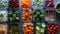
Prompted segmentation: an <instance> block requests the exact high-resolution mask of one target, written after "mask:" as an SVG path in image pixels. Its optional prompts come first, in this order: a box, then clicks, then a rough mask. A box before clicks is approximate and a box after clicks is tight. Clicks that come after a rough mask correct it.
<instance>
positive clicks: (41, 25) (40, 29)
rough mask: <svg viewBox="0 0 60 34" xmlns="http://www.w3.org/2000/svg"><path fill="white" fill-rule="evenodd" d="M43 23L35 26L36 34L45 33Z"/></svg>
mask: <svg viewBox="0 0 60 34" xmlns="http://www.w3.org/2000/svg"><path fill="white" fill-rule="evenodd" d="M45 27H46V25H45V23H41V24H40V23H37V24H36V34H44V33H45Z"/></svg>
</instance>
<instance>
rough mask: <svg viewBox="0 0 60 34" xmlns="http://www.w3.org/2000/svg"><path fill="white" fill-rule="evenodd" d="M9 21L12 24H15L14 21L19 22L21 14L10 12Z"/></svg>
mask: <svg viewBox="0 0 60 34" xmlns="http://www.w3.org/2000/svg"><path fill="white" fill-rule="evenodd" d="M9 20H10V22H14V21H16V22H19V12H18V11H12V10H9Z"/></svg>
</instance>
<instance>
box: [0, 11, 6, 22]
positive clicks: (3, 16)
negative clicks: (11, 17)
mask: <svg viewBox="0 0 60 34" xmlns="http://www.w3.org/2000/svg"><path fill="white" fill-rule="evenodd" d="M6 21H7V11H4V10H3V11H0V22H6Z"/></svg>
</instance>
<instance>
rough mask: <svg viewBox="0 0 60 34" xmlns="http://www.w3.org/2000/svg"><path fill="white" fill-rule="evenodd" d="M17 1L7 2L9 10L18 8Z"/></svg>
mask: <svg viewBox="0 0 60 34" xmlns="http://www.w3.org/2000/svg"><path fill="white" fill-rule="evenodd" d="M18 3H19V2H18V0H9V8H10V9H11V8H18V7H19V4H18Z"/></svg>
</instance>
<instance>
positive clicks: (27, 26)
mask: <svg viewBox="0 0 60 34" xmlns="http://www.w3.org/2000/svg"><path fill="white" fill-rule="evenodd" d="M33 30H34V27H33V24H32V23H24V24H23V33H24V34H33Z"/></svg>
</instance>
